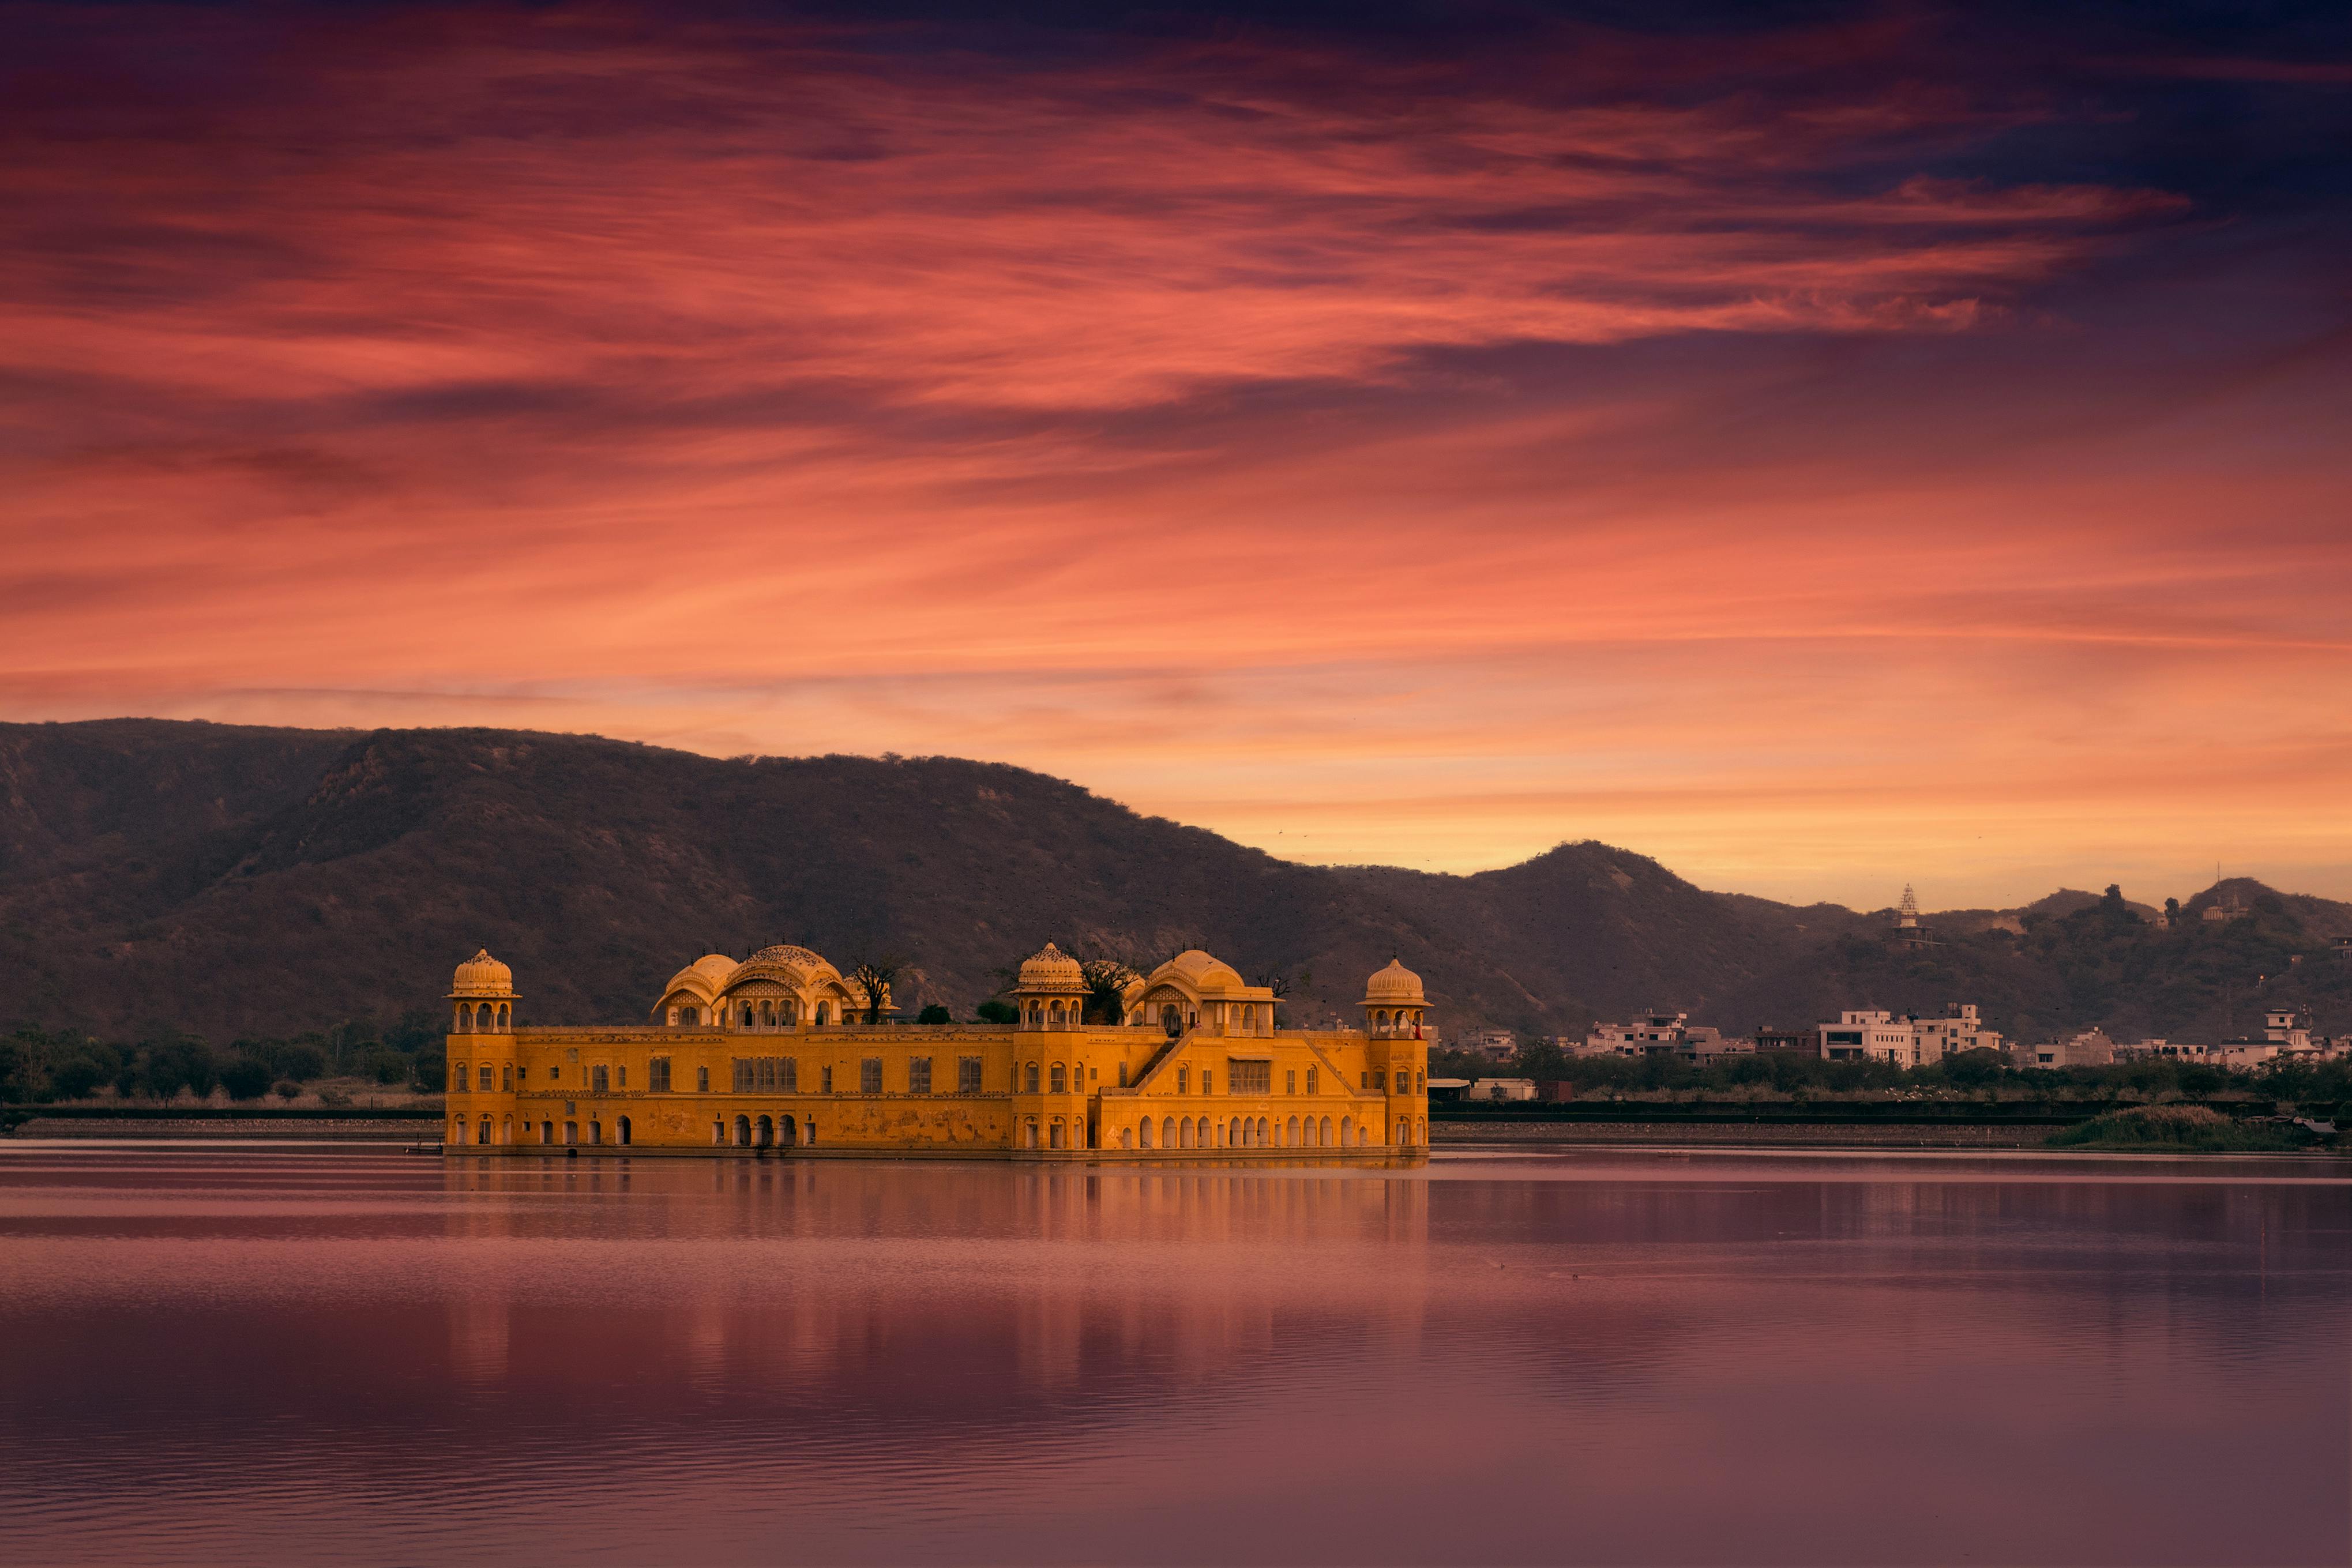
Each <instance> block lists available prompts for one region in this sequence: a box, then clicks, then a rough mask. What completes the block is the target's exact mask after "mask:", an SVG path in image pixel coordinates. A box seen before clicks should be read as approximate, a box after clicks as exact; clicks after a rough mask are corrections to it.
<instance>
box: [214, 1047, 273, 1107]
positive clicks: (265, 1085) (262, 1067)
mask: <svg viewBox="0 0 2352 1568" xmlns="http://www.w3.org/2000/svg"><path fill="white" fill-rule="evenodd" d="M272 1076H273V1075H272V1074H271V1072H270V1071H269V1063H268V1062H266V1061H256V1060H255V1059H254V1058H252V1057H250V1056H240V1057H238V1058H236V1060H235V1061H231V1062H230V1063H229V1064H228V1065H227V1066H226V1067H224V1068H222V1069H221V1070H220V1081H221V1087H222V1088H224V1089H226V1090H227V1091H228V1097H229V1098H230V1099H232V1100H258V1099H260V1098H261V1097H262V1096H263V1095H264V1094H267V1093H268V1092H269V1082H270V1079H271V1077H272Z"/></svg>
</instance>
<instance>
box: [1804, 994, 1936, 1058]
mask: <svg viewBox="0 0 2352 1568" xmlns="http://www.w3.org/2000/svg"><path fill="white" fill-rule="evenodd" d="M1822 1055H1823V1056H1824V1057H1826V1058H1828V1059H1829V1060H1830V1061H1891V1062H1894V1063H1895V1065H1896V1066H1898V1067H1916V1066H1918V1065H1919V1031H1918V1030H1916V1029H1914V1028H1912V1027H1911V1020H1910V1019H1901V1018H1896V1017H1895V1015H1894V1014H1893V1013H1891V1012H1888V1011H1887V1010H1886V1009H1884V1008H1848V1009H1846V1010H1845V1011H1843V1012H1842V1013H1840V1014H1838V1021H1837V1022H1835V1023H1825V1024H1823V1025H1822Z"/></svg>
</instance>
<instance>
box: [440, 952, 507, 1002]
mask: <svg viewBox="0 0 2352 1568" xmlns="http://www.w3.org/2000/svg"><path fill="white" fill-rule="evenodd" d="M449 994H450V995H451V996H453V997H510V996H512V995H514V971H513V970H512V969H509V968H508V967H506V966H505V965H504V964H501V963H499V961H498V960H497V959H496V958H493V957H491V956H490V950H489V949H488V947H477V948H476V949H474V956H472V957H470V958H468V959H467V960H466V961H465V962H464V963H462V964H460V965H458V966H457V977H455V978H454V979H453V980H452V981H451V982H450V985H449Z"/></svg>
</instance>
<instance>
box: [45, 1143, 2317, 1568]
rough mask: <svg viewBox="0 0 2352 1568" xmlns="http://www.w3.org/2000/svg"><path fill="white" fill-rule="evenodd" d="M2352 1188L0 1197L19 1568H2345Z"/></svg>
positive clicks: (1567, 1173) (289, 1172)
mask: <svg viewBox="0 0 2352 1568" xmlns="http://www.w3.org/2000/svg"><path fill="white" fill-rule="evenodd" d="M2346 1175H2347V1169H2346V1167H2345V1166H2343V1165H2341V1164H2340V1163H2323V1164H2315V1163H2307V1162H2274V1161H2240V1162H2229V1163H2226V1164H2183V1163H2170V1164H2167V1163H2160V1162H2147V1161H2098V1162H2085V1161H2063V1160H2049V1159H2041V1158H2010V1159H1991V1160H1984V1159H1927V1160H1917V1159H1913V1160H1902V1159H1875V1158H1873V1159H1853V1158H1843V1159H1842V1158H1826V1157H1801V1158H1790V1157H1775V1158H1764V1159H1757V1158H1748V1157H1745V1156H1725V1155H1703V1156H1677V1155H1641V1154H1628V1153H1621V1152H1611V1153H1608V1154H1597V1155H1571V1156H1565V1157H1547V1156H1521V1155H1514V1156H1512V1157H1509V1158H1507V1159H1496V1160H1482V1159H1462V1160H1455V1159H1445V1158H1441V1159H1440V1160H1439V1161H1438V1162H1437V1163H1436V1164H1434V1165H1433V1166H1431V1167H1430V1168H1429V1169H1428V1170H1426V1171H1423V1172H1404V1173H1398V1172H1390V1173H1354V1172H1342V1171H1333V1170H1308V1171H1295V1172H1259V1171H1175V1170H1171V1171H1138V1172H1116V1171H1094V1172H1087V1171H1076V1170H1073V1171H1050V1172H1038V1171H1025V1170H1018V1169H1013V1168H1010V1167H1005V1166H981V1165H974V1166H944V1165H888V1164H871V1163H850V1162H837V1163H836V1162H821V1163H806V1164H800V1165H781V1164H776V1163H772V1162H771V1163H764V1164H760V1165H749V1164H742V1163H729V1164H715V1163H705V1162H699V1161H657V1160H637V1161H634V1162H625V1163H622V1162H595V1161H584V1160H583V1161H571V1162H546V1163H540V1162H530V1163H522V1162H513V1163H503V1164H498V1165H490V1166H468V1165H461V1164H456V1163H451V1164H447V1165H444V1164H441V1163H438V1162H433V1161H427V1160H423V1159H415V1158H404V1157H402V1156H398V1155H370V1154H356V1153H348V1152H337V1153H327V1154H319V1155H297V1154H285V1153H265V1152H251V1151H248V1152H208V1151H202V1150H173V1151H158V1150H137V1151H98V1150H88V1149H68V1150H56V1149H49V1150H43V1149H39V1148H15V1149H10V1150H8V1151H7V1152H6V1153H5V1155H0V1249H5V1257H6V1260H7V1262H8V1267H7V1269H6V1270H5V1274H0V1373H4V1374H5V1375H4V1376H0V1420H5V1427H6V1432H7V1436H8V1437H9V1439H10V1440H9V1444H8V1446H9V1448H10V1449H11V1450H12V1451H13V1452H14V1453H15V1454H16V1455H17V1456H18V1458H17V1460H16V1464H15V1466H14V1469H15V1475H14V1479H13V1480H12V1482H11V1483H10V1484H9V1485H8V1486H7V1487H6V1488H5V1490H0V1526H5V1529H6V1531H7V1534H8V1538H9V1539H10V1540H11V1541H12V1542H16V1548H15V1549H14V1551H13V1552H12V1555H16V1556H17V1557H18V1558H19V1560H23V1561H68V1560H99V1559H104V1560H121V1559H122V1558H125V1557H137V1558H145V1559H150V1560H168V1561H220V1560H225V1559H279V1560H299V1561H333V1562H353V1563H357V1562H388V1561H415V1560H416V1559H419V1558H423V1557H431V1558H433V1559H436V1560H437V1561H444V1562H448V1561H456V1562H468V1561H488V1560H498V1559H507V1558H511V1557H514V1556H518V1555H524V1554H541V1553H544V1554H553V1555H554V1556H556V1557H558V1558H560V1559H561V1560H563V1561H569V1562H645V1561H719V1562H730V1561H750V1560H760V1561H775V1560H809V1561H840V1560H864V1561H957V1562H961V1561H995V1562H1008V1563H1009V1562H1026V1561H1035V1560H1055V1561H1101V1560H1109V1559H1115V1560H1122V1561H1139V1562H1193V1561H1203V1560H1212V1559H1213V1560H1237V1561H1248V1562H1282V1563H1290V1562H1363V1561H1390V1562H1400V1561H1476V1562H1500V1561H1513V1562H1537V1561H1589V1562H1622V1561H1642V1562H1791V1563H1794V1562H1814V1561H1843V1562H1889V1561H1902V1562H1948V1561H1959V1560H1971V1561H1984V1562H2047V1563H2057V1562H2066V1563H2079V1562H2184V1563H2187V1562H2225V1561H2244V1562H2314V1561H2340V1560H2342V1559H2343V1558H2344V1557H2345V1555H2346V1551H2347V1532H2352V1511H2347V1500H2346V1493H2347V1486H2346V1478H2347V1467H2352V1436H2347V1396H2348V1394H2352V1362H2347V1354H2352V1353H2347V1334H2346V1332H2345V1331H2346V1329H2347V1317H2352V1292H2347V1284H2352V1248H2347V1238H2352V1201H2347V1199H2352V1186H2347V1183H2346V1180H2345V1177H2346Z"/></svg>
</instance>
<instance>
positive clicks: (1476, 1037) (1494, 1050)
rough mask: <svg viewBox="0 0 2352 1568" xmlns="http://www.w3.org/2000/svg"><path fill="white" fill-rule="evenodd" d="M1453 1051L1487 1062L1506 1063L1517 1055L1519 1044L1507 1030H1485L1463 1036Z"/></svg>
mask: <svg viewBox="0 0 2352 1568" xmlns="http://www.w3.org/2000/svg"><path fill="white" fill-rule="evenodd" d="M1454 1049H1455V1050H1456V1051H1468V1052H1470V1053H1471V1054H1472V1055H1474V1056H1483V1057H1485V1058H1486V1060H1487V1061H1510V1060H1511V1058H1513V1057H1514V1056H1517V1054H1518V1053H1519V1042H1518V1038H1517V1036H1516V1035H1514V1034H1512V1033H1511V1031H1510V1030H1507V1029H1486V1030H1479V1031H1478V1032H1477V1033H1475V1034H1466V1035H1464V1036H1463V1037H1462V1039H1461V1040H1460V1042H1459V1043H1458V1044H1456V1045H1455V1046H1454Z"/></svg>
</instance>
